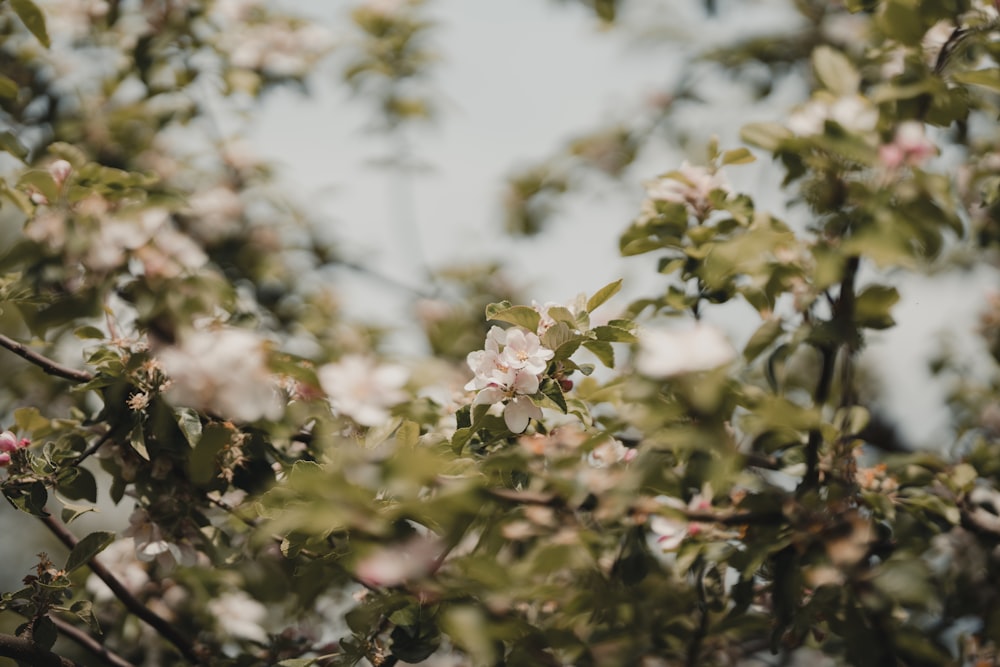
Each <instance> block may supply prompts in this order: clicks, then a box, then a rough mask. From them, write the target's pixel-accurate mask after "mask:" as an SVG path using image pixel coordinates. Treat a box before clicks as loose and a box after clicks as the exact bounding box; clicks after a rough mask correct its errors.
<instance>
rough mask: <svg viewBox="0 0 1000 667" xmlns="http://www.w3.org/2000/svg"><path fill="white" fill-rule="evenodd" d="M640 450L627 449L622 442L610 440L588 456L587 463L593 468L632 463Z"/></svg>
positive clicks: (598, 446)
mask: <svg viewBox="0 0 1000 667" xmlns="http://www.w3.org/2000/svg"><path fill="white" fill-rule="evenodd" d="M638 453H639V452H638V450H636V449H633V448H630V447H626V446H625V445H623V444H622V442H621V440H618V439H616V438H608V439H607V440H605V441H604V442H602V443H601V444H599V445H597V446H596V447H594V448H593V449H592V450H590V452H589V453H588V454H587V463H588V464H589V465H590V466H591V467H593V468H607V467H608V466H612V465H614V464H616V463H619V462H625V463H631V462H632V461H633V460H635V457H636V456H637V455H638Z"/></svg>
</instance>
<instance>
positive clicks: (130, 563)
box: [86, 537, 149, 602]
mask: <svg viewBox="0 0 1000 667" xmlns="http://www.w3.org/2000/svg"><path fill="white" fill-rule="evenodd" d="M97 560H99V561H100V562H101V565H103V566H104V567H105V568H107V570H108V571H109V572H110V573H111V574H112V575H114V577H115V579H117V580H118V581H120V582H121V583H122V585H124V586H125V590H127V591H128V592H129V593H132V594H133V595H135V594H137V593H139V591H140V590H142V587H143V586H145V585H146V583H147V582H148V581H149V574H148V573H147V572H146V565H144V564H143V562H142V561H140V560H139V559H138V558H137V557H136V548H135V540H133V539H132V538H131V537H126V538H125V539H121V540H116V541H115V542H112V543H111V544H110V545H108V547H107V548H106V549H105V550H104V551H102V552H101V553H100V555H98V556H97ZM86 588H87V591H88V592H89V593H90V594H91V595H93V596H94V599H95V600H97V601H98V602H108V601H110V600H114V599H115V594H114V592H113V591H112V590H111V589H110V588H108V585H107V584H105V583H104V582H103V581H102V580H101V578H100V577H98V576H97V575H96V574H91V575H90V576H89V577H87V583H86Z"/></svg>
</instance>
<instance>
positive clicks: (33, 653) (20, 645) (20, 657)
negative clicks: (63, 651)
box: [0, 634, 83, 667]
mask: <svg viewBox="0 0 1000 667" xmlns="http://www.w3.org/2000/svg"><path fill="white" fill-rule="evenodd" d="M0 655H2V656H4V657H5V658H13V659H14V660H16V661H17V662H18V663H19V664H24V665H33V666H34V667H83V666H82V665H80V663H78V662H74V661H72V660H70V659H69V658H64V657H62V656H61V655H57V654H55V653H53V652H52V651H49V650H48V649H45V648H43V647H41V646H39V645H38V644H36V643H35V642H33V641H31V640H30V639H28V638H27V637H15V636H14V635H3V634H0Z"/></svg>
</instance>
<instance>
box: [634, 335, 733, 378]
mask: <svg viewBox="0 0 1000 667" xmlns="http://www.w3.org/2000/svg"><path fill="white" fill-rule="evenodd" d="M638 338H639V352H638V355H637V357H636V362H635V364H636V369H637V370H638V371H639V372H640V373H641V374H643V375H645V376H647V377H651V378H661V379H662V378H668V377H673V376H676V375H683V374H685V373H697V372H699V371H708V370H712V369H713V368H718V367H719V366H722V365H724V364H728V363H730V362H731V361H733V360H734V359H735V358H736V351H735V350H734V349H733V346H732V344H730V342H729V341H728V340H727V339H726V337H725V336H724V335H723V333H722V332H721V331H719V330H718V329H717V328H715V327H713V326H712V325H709V324H703V323H698V324H695V325H694V326H692V327H689V328H687V329H673V328H671V329H668V328H661V327H657V328H646V329H640V330H639V336H638Z"/></svg>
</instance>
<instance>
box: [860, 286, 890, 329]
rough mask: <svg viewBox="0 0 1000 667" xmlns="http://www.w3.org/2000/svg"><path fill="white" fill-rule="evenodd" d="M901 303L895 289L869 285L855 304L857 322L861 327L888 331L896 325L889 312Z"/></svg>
mask: <svg viewBox="0 0 1000 667" xmlns="http://www.w3.org/2000/svg"><path fill="white" fill-rule="evenodd" d="M897 301H899V292H898V291H896V288H895V287H888V286H886V285H869V286H868V287H866V288H865V289H864V290H862V291H861V293H860V294H858V296H857V299H856V301H855V303H854V314H855V321H856V322H857V324H858V326H859V327H866V328H868V329H888V328H889V327H891V326H892V325H894V324H895V323H896V321H895V320H894V319H892V315H890V314H889V310H890V309H891V308H892V307H893V305H895V303H896V302H897Z"/></svg>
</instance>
